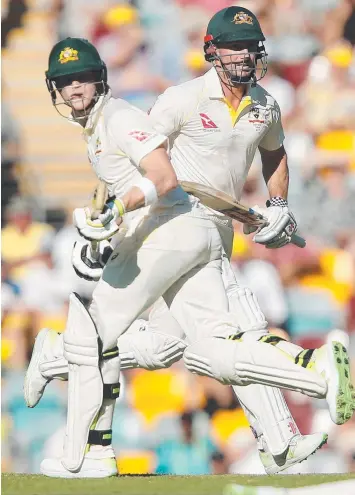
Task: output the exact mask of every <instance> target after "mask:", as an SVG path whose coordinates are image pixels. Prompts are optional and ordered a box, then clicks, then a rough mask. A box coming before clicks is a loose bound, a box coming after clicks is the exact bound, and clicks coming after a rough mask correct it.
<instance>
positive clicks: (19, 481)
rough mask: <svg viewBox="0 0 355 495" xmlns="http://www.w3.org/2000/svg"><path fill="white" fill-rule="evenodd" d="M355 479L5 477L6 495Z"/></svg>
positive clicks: (218, 489)
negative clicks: (77, 478) (72, 478)
mask: <svg viewBox="0 0 355 495" xmlns="http://www.w3.org/2000/svg"><path fill="white" fill-rule="evenodd" d="M350 478H352V479H354V480H355V474H311V475H284V476H277V475H276V476H248V475H245V476H237V475H223V476H154V475H152V476H150V475H146V476H145V475H143V476H120V477H119V478H106V479H103V480H66V479H58V478H47V477H44V476H40V475H25V474H3V475H2V490H1V493H2V494H3V495H222V492H223V488H224V487H225V486H226V485H227V484H229V483H238V484H241V485H254V486H255V485H272V486H279V487H289V488H291V487H292V488H296V487H299V486H307V485H317V484H319V483H327V482H331V481H337V480H344V479H350Z"/></svg>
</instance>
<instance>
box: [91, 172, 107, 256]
mask: <svg viewBox="0 0 355 495" xmlns="http://www.w3.org/2000/svg"><path fill="white" fill-rule="evenodd" d="M106 199H107V187H106V184H105V183H104V182H102V181H100V182H99V183H98V185H97V187H96V189H95V191H94V197H93V200H92V205H93V210H92V213H91V219H92V220H95V219H96V218H98V217H99V215H100V214H101V213H102V211H103V209H104V206H105V203H106ZM91 252H92V255H93V257H94V258H95V259H98V258H99V255H100V251H99V241H91Z"/></svg>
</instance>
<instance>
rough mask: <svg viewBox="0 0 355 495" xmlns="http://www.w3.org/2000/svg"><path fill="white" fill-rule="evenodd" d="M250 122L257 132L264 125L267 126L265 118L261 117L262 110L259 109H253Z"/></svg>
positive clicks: (250, 113)
mask: <svg viewBox="0 0 355 495" xmlns="http://www.w3.org/2000/svg"><path fill="white" fill-rule="evenodd" d="M248 120H249V122H250V123H251V124H253V125H254V127H255V129H257V130H259V129H260V128H261V126H262V124H265V118H264V116H263V115H261V112H260V108H258V107H252V108H251V110H250V112H249V119H248Z"/></svg>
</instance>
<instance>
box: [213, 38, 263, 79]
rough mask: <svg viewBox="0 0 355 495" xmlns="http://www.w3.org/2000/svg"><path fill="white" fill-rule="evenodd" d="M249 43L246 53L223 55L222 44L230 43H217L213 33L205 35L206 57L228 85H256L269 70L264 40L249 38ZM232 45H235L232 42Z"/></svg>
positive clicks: (225, 45) (224, 45)
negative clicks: (221, 51)
mask: <svg viewBox="0 0 355 495" xmlns="http://www.w3.org/2000/svg"><path fill="white" fill-rule="evenodd" d="M236 42H237V40H236ZM247 44H249V45H250V47H249V50H248V52H246V53H236V54H234V53H231V54H228V55H221V54H220V53H219V48H222V46H223V47H226V48H227V47H228V45H227V44H226V43H223V44H222V43H215V42H214V40H213V36H212V35H207V36H205V45H204V51H205V59H206V60H207V62H210V63H212V65H213V66H214V67H215V69H216V71H217V73H218V76H219V77H220V79H221V80H222V82H223V83H224V84H226V85H227V86H230V87H235V86H238V85H240V84H252V85H253V86H255V84H256V83H257V81H260V79H262V78H263V77H264V76H265V74H266V72H267V53H266V51H265V47H264V44H263V42H262V41H253V40H248V43H247ZM230 46H231V47H232V46H233V43H232V42H231V43H230ZM236 55H237V58H238V60H237V61H236Z"/></svg>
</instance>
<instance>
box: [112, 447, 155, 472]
mask: <svg viewBox="0 0 355 495" xmlns="http://www.w3.org/2000/svg"><path fill="white" fill-rule="evenodd" d="M116 460H117V469H118V472H119V473H120V474H148V473H151V472H152V471H154V466H155V456H154V454H153V452H151V451H149V450H147V451H145V450H143V451H141V450H140V451H126V452H122V451H121V452H120V453H119V454H118V455H117V459H116Z"/></svg>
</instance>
